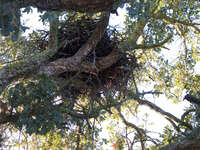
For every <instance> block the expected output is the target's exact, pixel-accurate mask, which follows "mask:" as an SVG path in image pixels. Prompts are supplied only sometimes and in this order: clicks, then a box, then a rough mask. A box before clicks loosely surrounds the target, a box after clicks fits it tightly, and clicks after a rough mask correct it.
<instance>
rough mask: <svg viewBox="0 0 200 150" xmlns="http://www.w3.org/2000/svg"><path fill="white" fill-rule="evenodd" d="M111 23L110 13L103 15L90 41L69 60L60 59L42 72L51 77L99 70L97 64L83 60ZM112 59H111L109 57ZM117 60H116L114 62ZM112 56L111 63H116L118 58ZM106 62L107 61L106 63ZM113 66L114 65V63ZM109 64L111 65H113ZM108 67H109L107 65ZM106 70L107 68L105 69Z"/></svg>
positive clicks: (44, 67) (45, 67)
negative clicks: (69, 72)
mask: <svg viewBox="0 0 200 150" xmlns="http://www.w3.org/2000/svg"><path fill="white" fill-rule="evenodd" d="M108 21H109V13H107V12H106V13H103V14H102V18H101V20H100V22H99V23H98V24H97V26H96V29H95V30H94V32H93V34H92V36H91V37H90V38H89V39H88V41H87V42H86V43H85V44H84V45H83V46H82V47H81V48H80V49H79V50H78V52H77V53H76V54H75V55H74V56H72V57H69V58H60V59H58V60H55V61H54V62H51V63H49V64H48V65H47V66H43V67H42V68H41V70H40V72H45V73H48V74H49V75H58V74H60V73H63V72H66V71H78V70H80V69H83V70H85V69H86V70H87V71H95V70H98V69H97V68H96V64H93V65H91V64H88V63H87V62H84V63H82V61H83V59H84V58H85V57H86V56H87V55H88V54H89V52H90V51H91V50H92V49H93V48H95V47H96V45H97V43H98V42H99V41H100V39H101V38H102V36H103V35H104V32H105V30H106V27H107V25H108ZM109 58H110V57H109ZM113 58H115V60H113ZM113 58H112V56H111V58H110V59H111V60H113V61H109V62H116V57H113ZM102 61H103V60H100V62H99V63H102ZM104 62H105V61H104ZM112 64H113V63H112ZM112 64H110V63H109V65H112ZM103 66H104V65H103ZM106 66H107V65H106ZM104 69H105V67H104Z"/></svg>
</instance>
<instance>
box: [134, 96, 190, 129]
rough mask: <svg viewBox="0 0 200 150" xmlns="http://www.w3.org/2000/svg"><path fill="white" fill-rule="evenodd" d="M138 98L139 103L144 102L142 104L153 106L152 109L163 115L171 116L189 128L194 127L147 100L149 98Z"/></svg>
mask: <svg viewBox="0 0 200 150" xmlns="http://www.w3.org/2000/svg"><path fill="white" fill-rule="evenodd" d="M134 100H136V101H137V102H138V103H139V104H142V105H146V106H148V107H149V108H151V109H152V110H154V111H156V112H158V113H160V114H161V115H162V116H164V117H166V118H170V119H172V120H174V121H175V122H177V123H179V124H181V125H183V126H185V127H187V128H189V129H192V126H191V125H190V124H188V123H186V122H183V121H182V120H180V119H178V118H177V117H175V116H174V115H172V114H170V113H168V112H166V111H164V110H162V109H161V108H160V107H158V106H156V105H155V104H153V103H152V102H150V101H147V100H141V99H134Z"/></svg>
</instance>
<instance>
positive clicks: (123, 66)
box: [39, 16, 137, 97]
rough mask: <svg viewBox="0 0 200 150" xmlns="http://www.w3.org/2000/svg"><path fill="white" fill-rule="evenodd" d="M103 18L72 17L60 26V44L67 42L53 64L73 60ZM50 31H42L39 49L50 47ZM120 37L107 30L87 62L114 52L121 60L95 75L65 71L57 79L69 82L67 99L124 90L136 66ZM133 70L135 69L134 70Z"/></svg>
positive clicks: (114, 30)
mask: <svg viewBox="0 0 200 150" xmlns="http://www.w3.org/2000/svg"><path fill="white" fill-rule="evenodd" d="M98 21H99V19H91V18H90V17H87V16H84V17H81V18H78V19H74V18H69V19H68V20H67V21H64V22H62V23H60V26H59V31H58V43H62V42H63V41H68V42H66V44H65V45H63V46H62V47H61V48H59V49H58V51H57V53H56V54H55V55H54V56H52V57H51V58H50V59H49V62H52V61H55V60H57V59H59V58H68V57H72V56H73V55H74V54H76V52H77V51H78V50H79V49H80V48H81V46H82V45H83V44H85V43H86V42H87V40H88V39H89V37H90V36H91V35H92V33H93V31H94V29H95V27H96V25H97V23H98ZM47 35H48V33H47V32H41V37H40V40H39V41H40V42H39V47H40V48H41V49H43V47H45V46H47V38H46V37H48V36H47ZM120 40H121V38H120V34H118V32H117V30H116V29H115V28H112V27H107V29H106V31H105V33H104V35H103V37H102V38H101V40H100V41H99V42H98V44H97V46H96V47H95V48H94V49H93V50H92V51H91V52H90V53H89V54H88V55H87V57H86V58H85V60H86V61H87V62H90V63H93V64H94V65H95V63H96V62H97V60H98V59H101V58H104V57H106V56H108V55H109V54H111V53H112V52H113V51H114V50H115V51H117V53H118V54H119V58H118V60H117V61H116V62H115V63H113V64H111V65H110V66H109V67H107V68H104V69H102V70H100V71H99V72H98V73H94V72H84V71H78V72H74V71H71V72H64V73H61V74H59V75H58V76H57V77H58V78H60V79H65V80H66V79H67V80H69V81H70V82H69V84H67V85H66V86H65V87H64V93H65V96H67V95H68V96H69V95H71V96H75V97H77V96H79V95H81V94H87V95H91V93H92V95H94V94H106V93H107V92H108V91H110V90H114V91H120V90H121V89H122V88H123V87H125V86H126V85H127V82H128V79H129V78H130V74H131V72H132V71H133V70H134V68H135V67H136V66H137V65H136V58H135V57H132V58H130V57H128V56H127V54H125V53H121V52H120V51H119V50H118V45H119V42H120ZM130 68H131V69H130Z"/></svg>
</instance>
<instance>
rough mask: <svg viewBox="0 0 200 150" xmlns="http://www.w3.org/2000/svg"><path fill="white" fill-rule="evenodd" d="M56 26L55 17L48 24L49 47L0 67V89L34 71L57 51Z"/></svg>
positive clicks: (56, 19) (56, 20)
mask: <svg viewBox="0 0 200 150" xmlns="http://www.w3.org/2000/svg"><path fill="white" fill-rule="evenodd" d="M57 28H58V18H55V20H53V21H52V22H51V25H50V38H49V47H48V49H47V50H45V51H43V52H41V53H39V54H37V55H35V56H32V57H27V58H25V59H23V60H21V61H19V62H15V63H13V64H9V65H7V66H5V67H3V68H1V69H0V87H1V88H0V89H2V90H3V89H4V88H6V87H7V86H8V85H9V84H10V83H11V82H12V81H14V80H18V79H19V78H23V77H25V76H29V75H30V74H31V75H32V74H34V73H36V72H37V71H38V68H39V66H40V65H41V64H43V63H44V62H45V61H46V60H48V59H49V58H50V57H52V56H53V55H54V54H55V53H56V52H57ZM1 92H2V91H0V93H1Z"/></svg>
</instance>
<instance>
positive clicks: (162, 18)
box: [151, 13, 200, 32]
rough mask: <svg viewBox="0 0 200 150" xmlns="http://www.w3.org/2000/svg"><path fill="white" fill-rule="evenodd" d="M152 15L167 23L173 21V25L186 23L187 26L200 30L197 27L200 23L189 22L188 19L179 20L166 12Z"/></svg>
mask: <svg viewBox="0 0 200 150" xmlns="http://www.w3.org/2000/svg"><path fill="white" fill-rule="evenodd" d="M151 17H152V18H156V19H160V20H163V21H165V22H167V23H171V24H173V25H175V24H182V25H185V26H190V27H192V28H194V29H195V30H197V31H198V32H200V29H199V28H198V27H197V26H199V25H200V23H191V22H188V21H183V20H177V19H175V18H171V17H168V16H166V15H165V14H162V13H158V14H154V15H153V16H151Z"/></svg>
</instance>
